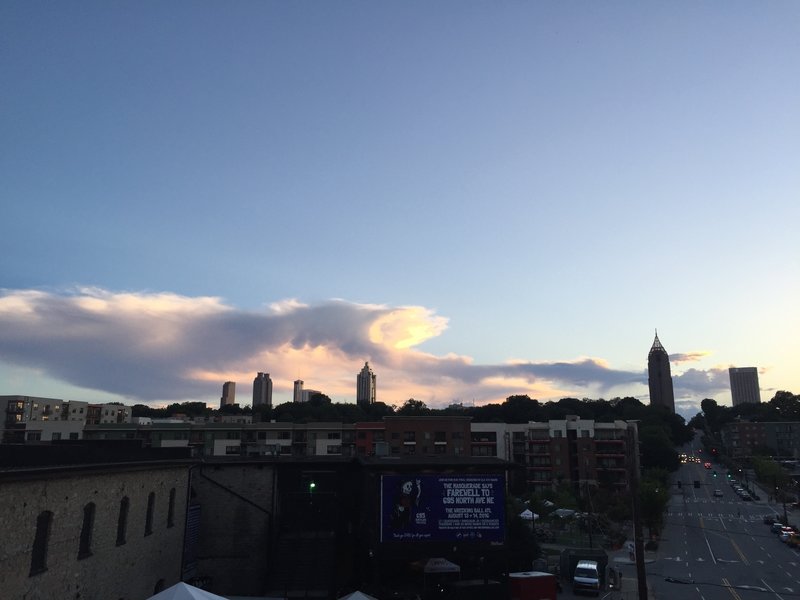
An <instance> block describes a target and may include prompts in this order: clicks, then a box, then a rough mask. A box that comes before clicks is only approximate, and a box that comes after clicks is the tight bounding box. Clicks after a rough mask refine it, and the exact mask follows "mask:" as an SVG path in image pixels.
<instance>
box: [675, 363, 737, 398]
mask: <svg viewBox="0 0 800 600" xmlns="http://www.w3.org/2000/svg"><path fill="white" fill-rule="evenodd" d="M672 385H673V387H674V389H675V395H676V396H678V395H686V394H689V395H700V396H702V397H703V398H713V397H714V395H715V394H718V393H720V392H726V391H729V390H730V380H729V378H728V368H727V367H714V368H711V369H706V370H701V369H688V370H687V371H685V372H683V373H681V374H680V375H673V376H672Z"/></svg>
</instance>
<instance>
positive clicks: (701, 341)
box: [0, 1, 800, 414]
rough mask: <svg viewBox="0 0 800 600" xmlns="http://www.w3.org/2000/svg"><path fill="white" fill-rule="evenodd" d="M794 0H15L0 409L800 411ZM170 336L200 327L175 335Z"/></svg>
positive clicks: (5, 127)
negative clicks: (305, 393)
mask: <svg viewBox="0 0 800 600" xmlns="http://www.w3.org/2000/svg"><path fill="white" fill-rule="evenodd" d="M797 31H800V5H798V4H797V3H796V2H768V3H756V2H726V3H725V5H724V6H722V5H721V4H718V3H690V2H679V3H660V4H653V3H646V4H642V3H634V2H606V3H595V2H574V3H533V2H530V3H524V2H436V3H430V2H407V1H404V2H380V3H375V2H336V3H322V2H263V1H262V2H244V1H243V2H236V3H227V2H175V1H173V2H81V3H50V2H21V1H19V2H17V1H11V2H4V3H2V5H0V81H3V85H2V86H0V87H1V89H0V181H2V182H3V183H2V187H0V199H1V200H2V204H1V205H0V206H2V222H3V224H4V227H3V235H2V236H0V288H2V292H1V293H0V387H1V388H2V389H1V390H0V393H6V394H26V395H45V396H56V397H64V398H67V399H82V398H91V399H104V398H105V399H122V400H123V401H126V402H134V401H143V402H149V403H153V404H159V403H163V402H172V401H182V400H205V401H208V402H209V403H215V402H216V401H217V400H218V398H219V395H220V391H221V385H222V382H223V381H225V380H226V379H232V380H235V381H237V383H238V398H239V400H240V402H243V403H244V402H247V401H248V398H249V394H250V385H251V383H252V379H253V377H254V375H255V372H256V371H267V372H270V373H271V375H272V377H273V380H274V381H275V386H276V387H275V389H276V401H278V402H280V401H282V400H287V399H289V398H290V393H289V390H290V388H291V382H292V381H293V380H294V379H297V378H300V379H304V380H305V382H306V386H307V387H312V388H314V389H319V390H321V391H324V392H325V393H328V394H329V395H330V396H331V397H332V398H333V399H334V400H336V401H353V398H354V395H355V375H356V373H357V372H358V371H359V370H360V368H361V366H362V365H363V362H364V361H365V360H369V361H370V364H371V365H372V366H373V368H374V369H375V371H376V373H377V375H378V399H379V400H383V401H386V402H388V403H394V404H400V403H402V402H403V400H404V399H407V398H409V397H414V398H417V399H420V400H424V401H426V402H427V403H428V404H429V405H432V406H442V405H446V404H449V403H450V402H452V401H461V402H476V403H483V402H487V401H490V400H500V399H502V398H505V397H506V396H507V395H510V394H512V393H528V394H530V395H531V396H532V397H537V398H540V399H542V400H544V399H553V398H559V397H562V396H565V395H571V396H577V397H592V398H598V397H605V398H610V397H614V396H621V395H634V396H636V397H639V398H640V399H642V400H643V401H647V386H646V375H645V368H646V358H647V352H648V350H649V348H650V345H651V343H652V341H653V332H654V329H655V328H658V331H659V337H660V339H661V341H662V343H663V344H664V346H665V347H666V349H667V350H668V352H670V353H671V354H673V355H675V356H674V360H673V363H672V369H673V375H674V376H675V386H676V396H677V398H678V404H679V406H680V407H681V410H682V411H683V412H684V413H685V414H693V413H694V412H695V411H696V406H697V405H698V404H699V401H700V400H701V399H702V398H705V397H712V398H715V399H717V400H718V401H719V402H721V403H728V402H729V401H730V397H729V396H730V393H729V389H728V379H727V368H728V367H729V366H757V367H759V369H760V370H761V373H760V381H761V387H762V398H763V399H764V400H767V399H769V398H771V397H772V395H773V394H774V392H775V391H777V390H790V391H794V392H795V393H798V392H799V391H800V375H798V374H797V369H796V365H797V364H798V362H800V355H798V350H797V344H796V342H795V340H797V339H798V338H800V319H798V310H797V308H796V306H797V300H796V298H797V297H798V292H800V251H799V250H798V246H797V243H796V238H797V234H796V227H797V222H798V217H800V202H798V200H800V198H798V195H799V194H800V111H798V110H797V107H798V106H800V79H798V77H797V65H798V61H799V60H800V37H798V35H797ZM165 332H168V333H165Z"/></svg>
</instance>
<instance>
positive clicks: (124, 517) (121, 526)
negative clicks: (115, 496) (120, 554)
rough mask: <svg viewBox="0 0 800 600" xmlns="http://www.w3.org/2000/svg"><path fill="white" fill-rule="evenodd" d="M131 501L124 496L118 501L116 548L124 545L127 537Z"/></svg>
mask: <svg viewBox="0 0 800 600" xmlns="http://www.w3.org/2000/svg"><path fill="white" fill-rule="evenodd" d="M130 505H131V501H130V500H128V497H127V496H125V497H124V498H123V499H122V500H120V501H119V517H117V546H122V545H123V544H124V543H125V538H126V537H127V535H128V509H129V508H130Z"/></svg>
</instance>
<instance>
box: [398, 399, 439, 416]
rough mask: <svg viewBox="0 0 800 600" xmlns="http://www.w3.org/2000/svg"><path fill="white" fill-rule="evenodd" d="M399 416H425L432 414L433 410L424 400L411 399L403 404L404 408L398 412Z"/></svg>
mask: <svg viewBox="0 0 800 600" xmlns="http://www.w3.org/2000/svg"><path fill="white" fill-rule="evenodd" d="M397 414H398V415H403V416H423V415H429V414H431V410H430V409H429V408H428V406H427V405H426V404H425V403H424V402H423V401H422V400H414V398H409V399H408V400H406V401H405V402H404V403H403V406H401V407H400V408H399V409H398V410H397Z"/></svg>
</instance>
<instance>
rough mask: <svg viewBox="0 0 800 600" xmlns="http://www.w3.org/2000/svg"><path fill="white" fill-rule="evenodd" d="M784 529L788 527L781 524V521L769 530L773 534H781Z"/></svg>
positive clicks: (776, 522)
mask: <svg viewBox="0 0 800 600" xmlns="http://www.w3.org/2000/svg"><path fill="white" fill-rule="evenodd" d="M784 527H786V526H785V525H784V524H783V523H780V522H779V521H775V522H774V523H773V524H772V527H770V528H769V530H770V531H771V532H772V533H780V532H781V529H783V528H784Z"/></svg>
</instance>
